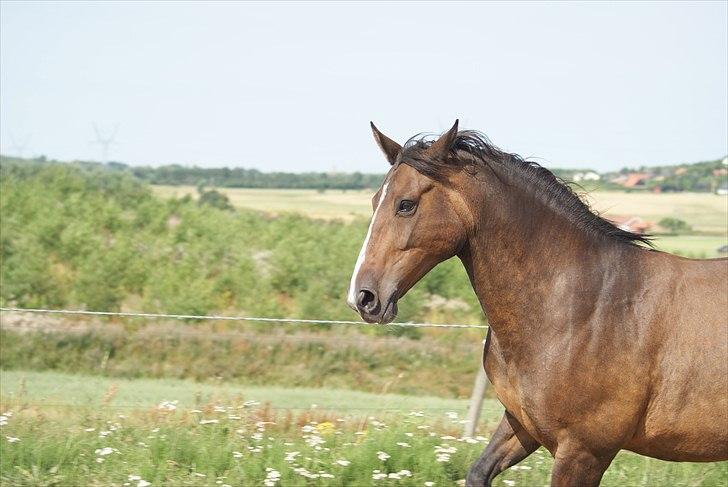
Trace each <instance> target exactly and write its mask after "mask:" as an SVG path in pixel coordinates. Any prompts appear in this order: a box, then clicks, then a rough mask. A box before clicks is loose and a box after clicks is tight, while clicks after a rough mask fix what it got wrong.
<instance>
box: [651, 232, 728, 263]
mask: <svg viewBox="0 0 728 487" xmlns="http://www.w3.org/2000/svg"><path fill="white" fill-rule="evenodd" d="M723 245H728V237H725V236H723V237H717V236H707V235H658V236H657V237H656V238H655V246H656V248H658V249H659V250H664V251H665V252H670V253H673V254H680V255H683V256H686V257H692V258H700V259H703V258H712V257H725V256H726V254H719V253H718V248H720V247H722V246H723Z"/></svg>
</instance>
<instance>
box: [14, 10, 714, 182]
mask: <svg viewBox="0 0 728 487" xmlns="http://www.w3.org/2000/svg"><path fill="white" fill-rule="evenodd" d="M727 32H728V3H726V2H707V3H697V2H692V3H689V4H688V3H679V2H667V3H658V2H649V3H626V2H625V3H616V4H607V3H566V2H558V3H553V4H549V3H508V4H505V3H495V2H489V3H474V2H468V3H456V2H448V3H437V2H426V3H415V2H407V3H397V4H391V3H384V2H372V3H347V4H341V3H333V2H320V3H302V2H297V3H286V2H280V3H270V2H268V3H252V2H247V3H234V2H224V3H212V2H208V3H204V4H203V3H195V2H181V3H175V2H171V1H170V2H161V3H152V2H118V3H112V2H104V3H94V2H75V3H63V2H52V3H43V2H27V3H20V2H7V1H3V2H2V4H0V150H1V151H2V152H3V153H7V154H12V153H13V152H14V147H13V143H12V142H13V141H12V140H11V135H12V136H13V138H14V139H15V141H16V142H22V141H24V140H25V139H26V137H28V136H29V142H28V144H27V145H28V147H27V149H26V155H36V154H45V155H47V156H49V157H54V158H59V159H100V158H101V151H100V149H99V147H98V146H95V145H93V144H90V141H91V140H92V139H93V138H94V136H93V129H92V124H93V123H97V124H98V125H99V126H100V127H101V129H102V131H106V132H108V131H110V130H111V129H112V128H113V127H114V126H116V125H117V124H118V134H117V136H116V142H117V143H116V144H115V145H114V146H113V147H112V148H111V151H110V158H111V159H113V160H118V161H123V162H127V163H131V164H153V165H158V164H167V163H173V162H174V163H181V164H197V165H201V166H208V167H213V166H221V165H228V166H241V167H255V168H258V169H261V170H285V171H306V170H321V171H328V170H331V169H333V168H335V169H337V170H339V171H355V170H358V171H363V172H382V171H384V170H385V169H386V162H385V161H384V159H383V158H382V157H381V156H380V154H379V153H378V149H377V148H376V146H375V145H374V142H373V140H372V138H371V134H370V132H369V126H368V123H369V121H370V120H374V121H375V123H377V124H378V126H379V127H380V128H381V129H382V131H384V132H385V133H387V134H388V135H390V136H391V137H392V138H395V139H397V140H399V141H404V140H405V139H406V138H408V137H409V136H411V135H413V134H415V133H418V132H439V131H442V130H444V129H447V128H449V126H450V125H451V124H452V122H453V120H454V119H455V118H456V117H459V118H460V120H461V125H462V126H463V127H466V128H473V129H478V130H481V131H483V132H485V133H486V134H488V136H489V137H490V138H491V140H493V142H495V143H496V144H497V145H499V146H500V147H502V148H503V149H506V150H508V151H511V152H517V153H519V154H521V155H523V156H528V157H533V158H534V159H535V160H537V161H539V162H541V163H542V164H545V165H547V166H551V167H556V166H559V167H592V168H596V169H598V170H607V169H616V168H619V167H622V166H624V165H641V164H645V165H650V164H661V163H676V162H684V161H697V160H704V159H713V158H718V157H723V156H724V155H726V153H728V140H727V138H728V135H727V134H728V93H727V92H728V37H727V36H728V34H727Z"/></svg>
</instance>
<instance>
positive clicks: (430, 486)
mask: <svg viewBox="0 0 728 487" xmlns="http://www.w3.org/2000/svg"><path fill="white" fill-rule="evenodd" d="M433 485H435V482H430V481H429V480H428V481H427V482H425V487H432V486H433Z"/></svg>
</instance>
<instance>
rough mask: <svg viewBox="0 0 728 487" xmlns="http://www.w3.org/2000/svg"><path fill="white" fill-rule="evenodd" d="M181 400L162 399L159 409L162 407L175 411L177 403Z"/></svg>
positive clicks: (162, 408) (165, 409)
mask: <svg viewBox="0 0 728 487" xmlns="http://www.w3.org/2000/svg"><path fill="white" fill-rule="evenodd" d="M178 403H179V401H162V402H160V403H159V406H157V409H161V410H163V411H174V410H175V409H177V404H178Z"/></svg>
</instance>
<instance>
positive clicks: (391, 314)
mask: <svg viewBox="0 0 728 487" xmlns="http://www.w3.org/2000/svg"><path fill="white" fill-rule="evenodd" d="M396 317H397V299H396V298H395V297H394V296H393V297H392V298H391V299H390V300H389V301H387V306H385V308H384V311H382V314H381V315H380V318H379V319H378V320H377V323H379V324H380V325H385V324H387V323H391V322H392V321H394V319H395V318H396Z"/></svg>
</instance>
